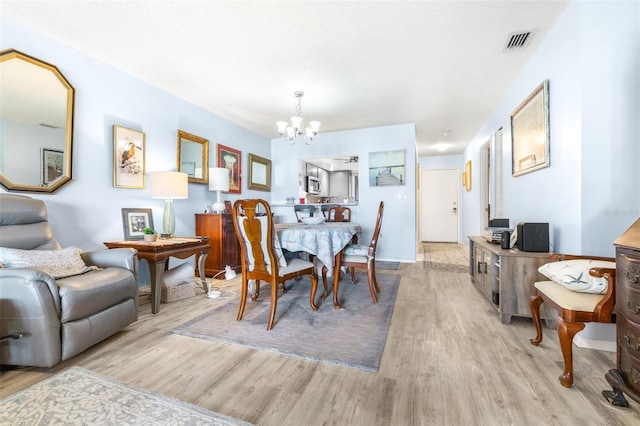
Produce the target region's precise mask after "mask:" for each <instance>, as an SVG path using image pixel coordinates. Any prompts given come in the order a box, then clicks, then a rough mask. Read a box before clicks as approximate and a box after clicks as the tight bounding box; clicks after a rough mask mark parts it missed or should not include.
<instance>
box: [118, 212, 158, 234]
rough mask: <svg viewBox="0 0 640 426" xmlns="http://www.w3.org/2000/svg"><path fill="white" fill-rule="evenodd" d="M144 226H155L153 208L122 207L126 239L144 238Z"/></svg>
mask: <svg viewBox="0 0 640 426" xmlns="http://www.w3.org/2000/svg"><path fill="white" fill-rule="evenodd" d="M144 228H151V229H154V228H153V215H152V211H151V209H125V208H123V209H122V229H123V231H124V239H125V240H141V239H143V236H144V233H143V232H142V231H143V230H144Z"/></svg>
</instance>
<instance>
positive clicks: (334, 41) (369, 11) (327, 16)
mask: <svg viewBox="0 0 640 426" xmlns="http://www.w3.org/2000/svg"><path fill="white" fill-rule="evenodd" d="M567 3H568V0H562V1H522V0H519V1H474V2H471V1H375V2H374V1H367V2H365V1H297V2H284V1H261V2H250V1H6V0H2V1H1V7H0V13H2V15H4V16H8V17H9V18H11V19H14V20H15V21H17V22H20V23H22V24H24V25H26V26H28V27H31V28H33V29H34V30H36V31H39V32H41V33H43V34H45V35H47V36H50V37H52V38H54V39H57V40H59V41H61V42H63V43H65V44H68V45H70V46H72V47H74V48H76V49H78V50H80V51H82V52H85V53H87V54H89V55H91V56H93V57H95V58H97V59H99V60H102V61H105V62H107V63H109V64H111V65H112V66H114V67H116V68H119V69H122V70H123V71H126V72H127V73H130V74H133V75H135V76H137V77H139V78H141V79H143V80H145V81H147V82H149V83H151V84H153V85H155V86H158V87H160V88H162V89H164V90H166V91H168V92H171V93H173V94H175V95H177V96H179V97H181V98H183V99H186V100H188V101H190V102H192V103H194V104H196V105H199V106H201V107H203V108H205V109H207V110H209V111H211V112H213V113H215V114H218V115H220V116H222V117H225V118H227V119H228V120H230V121H233V122H235V123H238V124H239V125H241V126H243V127H246V128H248V129H250V130H253V131H255V132H256V133H259V134H261V135H263V136H265V137H268V138H275V137H277V131H276V127H275V121H277V120H285V119H287V118H288V117H290V116H291V115H293V114H294V107H295V103H296V101H295V98H294V96H293V92H294V91H296V90H301V91H304V92H305V96H304V99H303V102H302V115H303V117H304V118H305V120H318V121H321V122H322V126H321V128H320V131H321V132H323V131H325V132H327V131H338V130H347V129H358V128H364V127H376V126H385V125H392V124H403V123H415V124H416V134H417V144H418V151H419V154H420V155H439V154H452V153H459V152H462V151H463V150H464V148H465V147H466V145H467V144H468V143H469V142H470V141H471V139H472V138H473V137H474V136H475V134H476V132H477V131H478V130H479V128H480V126H481V125H482V123H483V122H484V121H485V120H486V118H487V116H488V114H489V113H490V112H491V110H492V109H493V107H494V106H495V104H496V103H497V102H498V100H499V99H500V97H501V96H502V94H503V93H504V91H505V90H506V88H507V87H508V86H509V84H510V83H511V82H512V81H513V79H514V78H515V76H516V75H517V73H518V72H519V70H520V69H521V68H522V67H523V65H524V64H525V63H526V61H527V59H528V58H529V56H530V55H531V54H532V53H533V52H534V51H535V49H536V47H537V46H538V44H539V42H540V41H541V40H542V39H543V38H544V35H545V34H546V32H547V31H548V30H549V28H550V27H551V26H553V24H554V22H555V20H556V19H557V17H558V16H559V14H560V13H561V12H562V11H563V10H564V8H565V7H566V5H567ZM522 31H533V35H532V37H531V38H530V45H529V46H528V47H527V48H525V49H521V50H518V51H515V52H510V53H505V52H504V51H503V50H504V46H505V44H506V42H507V39H508V38H509V36H510V35H511V34H512V33H517V32H522ZM25 53H29V52H25ZM532 89H533V88H532ZM514 107H515V106H514ZM444 130H451V134H450V135H449V136H444V135H443V131H444ZM441 143H447V144H449V145H450V147H451V148H450V150H449V151H446V152H439V151H437V150H436V147H435V146H436V144H441Z"/></svg>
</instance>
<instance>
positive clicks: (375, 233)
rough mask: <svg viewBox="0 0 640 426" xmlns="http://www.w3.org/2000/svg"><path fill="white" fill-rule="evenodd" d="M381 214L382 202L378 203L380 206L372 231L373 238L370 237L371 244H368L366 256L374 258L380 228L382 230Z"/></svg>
mask: <svg viewBox="0 0 640 426" xmlns="http://www.w3.org/2000/svg"><path fill="white" fill-rule="evenodd" d="M383 213H384V201H380V205H379V206H378V218H377V219H376V227H375V228H374V230H373V236H372V237H371V242H370V243H369V252H368V253H367V254H368V256H375V254H376V246H377V245H378V237H379V236H380V228H382V214H383Z"/></svg>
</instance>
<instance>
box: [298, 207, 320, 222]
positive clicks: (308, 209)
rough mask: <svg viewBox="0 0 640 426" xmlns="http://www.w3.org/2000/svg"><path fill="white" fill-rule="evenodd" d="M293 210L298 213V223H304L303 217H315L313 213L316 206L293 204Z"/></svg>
mask: <svg viewBox="0 0 640 426" xmlns="http://www.w3.org/2000/svg"><path fill="white" fill-rule="evenodd" d="M293 211H294V212H295V214H296V219H298V223H302V218H303V217H307V216H309V217H313V213H315V211H316V206H312V205H307V204H300V205H297V206H293ZM299 213H306V215H300V214H299Z"/></svg>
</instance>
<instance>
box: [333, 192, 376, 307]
mask: <svg viewBox="0 0 640 426" xmlns="http://www.w3.org/2000/svg"><path fill="white" fill-rule="evenodd" d="M383 213H384V201H380V205H379V206H378V217H377V219H376V225H375V228H374V230H373V236H372V237H371V241H370V242H369V245H368V246H365V245H361V244H349V245H347V246H346V247H345V248H344V249H343V250H342V263H341V266H345V267H346V268H347V270H349V269H350V270H351V281H352V282H353V283H354V284H358V279H357V278H356V269H366V270H367V279H368V281H369V292H370V293H371V299H373V303H378V297H377V296H376V293H380V288H379V287H378V281H377V280H376V247H377V245H378V237H379V236H380V228H382V214H383ZM322 282H323V284H324V285H325V286H326V285H327V284H326V283H327V268H326V267H323V268H322Z"/></svg>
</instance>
